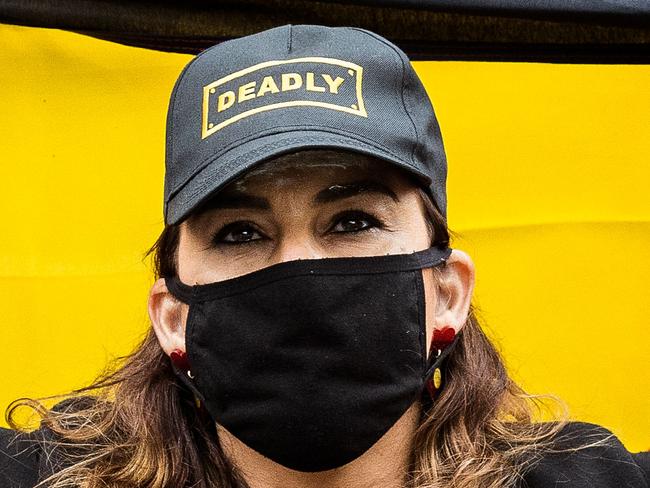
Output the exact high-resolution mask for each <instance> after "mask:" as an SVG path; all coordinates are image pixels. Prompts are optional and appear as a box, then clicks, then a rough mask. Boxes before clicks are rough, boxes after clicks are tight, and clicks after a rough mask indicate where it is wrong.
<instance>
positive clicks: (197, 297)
mask: <svg viewBox="0 0 650 488" xmlns="http://www.w3.org/2000/svg"><path fill="white" fill-rule="evenodd" d="M442 262H443V261H440V262H439V263H436V264H434V265H432V266H438V265H440V264H442ZM420 269H423V268H420ZM413 271H415V270H391V271H366V272H363V271H362V272H356V273H353V275H354V276H366V275H377V274H389V273H400V272H413ZM301 276H350V273H349V272H346V271H343V270H342V271H338V272H321V273H318V272H317V273H309V272H304V273H299V274H292V275H291V276H278V277H276V278H272V279H270V280H268V281H267V280H264V281H263V282H262V283H258V284H256V285H252V286H248V287H246V289H244V290H238V291H235V292H231V293H229V294H226V295H222V294H218V293H214V292H212V293H210V291H211V290H205V293H201V292H200V291H199V290H196V289H194V292H195V293H194V297H193V300H194V301H195V302H205V301H206V300H210V299H211V298H230V297H234V296H237V295H241V294H243V293H248V292H250V291H254V290H256V289H258V288H260V287H262V286H265V285H270V284H271V283H275V282H277V281H282V280H285V279H288V278H296V277H301ZM197 286H209V284H207V285H197Z"/></svg>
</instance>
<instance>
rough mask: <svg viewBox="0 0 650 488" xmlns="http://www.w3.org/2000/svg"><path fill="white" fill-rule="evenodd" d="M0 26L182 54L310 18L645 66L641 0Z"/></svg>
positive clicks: (273, 8) (230, 1) (314, 6)
mask: <svg viewBox="0 0 650 488" xmlns="http://www.w3.org/2000/svg"><path fill="white" fill-rule="evenodd" d="M0 22H3V23H8V24H19V25H27V26H36V27H50V28H58V29H65V30H70V31H75V32H80V33H83V34H87V35H91V36H94V37H98V38H101V39H107V40H110V41H114V42H119V43H122V44H128V45H132V46H139V47H145V48H149V49H157V50H161V51H172V52H181V53H198V52H200V51H201V50H203V49H205V48H206V47H208V46H211V45H213V44H216V43H218V42H221V41H224V40H227V39H231V38H233V37H239V36H243V35H246V34H250V33H253V32H257V31H259V30H263V29H267V28H270V27H274V26H278V25H283V24H303V23H309V24H323V25H332V26H333V25H355V26H359V27H363V28H366V29H370V30H373V31H375V32H378V33H379V34H381V35H383V36H385V37H387V38H388V39H390V40H392V41H393V42H395V43H396V44H398V45H399V46H400V47H401V48H402V49H403V50H404V51H406V52H407V53H408V54H409V56H410V57H411V59H414V60H478V61H538V62H554V63H648V62H650V0H616V1H614V2H611V1H604V0H419V1H418V0H402V1H399V0H357V1H349V2H343V1H337V0H321V1H311V0H221V1H219V2H199V1H195V0H186V1H184V2H182V3H181V2H179V3H178V4H176V5H174V4H172V3H170V2H168V3H165V2H161V3H155V2H147V1H131V2H111V1H106V0H65V1H64V0H60V1H56V0H49V1H47V0H41V1H35V0H0Z"/></svg>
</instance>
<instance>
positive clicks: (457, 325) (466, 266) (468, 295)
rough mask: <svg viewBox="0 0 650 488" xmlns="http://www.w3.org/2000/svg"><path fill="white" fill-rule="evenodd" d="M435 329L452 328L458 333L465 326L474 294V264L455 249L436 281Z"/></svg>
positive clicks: (464, 254) (466, 255) (465, 255)
mask: <svg viewBox="0 0 650 488" xmlns="http://www.w3.org/2000/svg"><path fill="white" fill-rule="evenodd" d="M436 281H437V283H436V285H437V288H436V292H437V293H436V295H437V300H436V306H435V315H434V319H433V320H434V323H435V324H434V328H436V329H440V328H442V327H451V328H453V329H454V330H455V331H456V333H458V332H459V331H460V330H461V329H462V328H463V325H465V321H466V320H467V316H468V315H469V306H470V302H471V301H472V294H473V292H474V263H473V262H472V258H470V257H469V255H468V254H467V253H465V252H463V251H459V250H457V249H454V250H453V251H452V252H451V255H450V256H449V258H448V259H447V263H446V265H445V268H444V269H443V270H441V272H440V273H439V274H438V280H436Z"/></svg>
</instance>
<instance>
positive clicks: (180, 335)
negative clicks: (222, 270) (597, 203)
mask: <svg viewBox="0 0 650 488" xmlns="http://www.w3.org/2000/svg"><path fill="white" fill-rule="evenodd" d="M188 308H189V307H188V305H187V304H185V303H183V302H181V301H179V300H178V299H177V298H176V297H174V296H173V295H172V294H171V293H169V290H168V289H167V285H166V284H165V280H164V279H163V278H160V279H158V280H156V282H155V283H154V284H153V286H152V287H151V290H150V291H149V301H148V309H149V319H150V320H151V324H152V326H153V329H154V332H155V333H156V337H158V342H160V347H162V349H163V351H165V354H167V355H168V356H169V354H171V352H172V351H173V350H174V349H180V350H181V351H185V322H186V320H187V311H188Z"/></svg>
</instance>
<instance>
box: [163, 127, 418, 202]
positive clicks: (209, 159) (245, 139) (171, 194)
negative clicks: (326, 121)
mask: <svg viewBox="0 0 650 488" xmlns="http://www.w3.org/2000/svg"><path fill="white" fill-rule="evenodd" d="M277 129H278V128H277V127H274V128H272V129H269V131H268V132H266V133H265V132H262V133H256V134H252V135H250V136H249V137H242V138H240V139H237V140H236V141H233V142H232V143H231V144H229V145H228V146H226V149H224V150H223V151H220V152H219V153H217V154H210V155H209V156H207V157H206V158H205V159H203V160H202V161H201V162H200V163H199V165H198V167H197V169H196V170H195V171H194V172H193V173H192V174H191V175H190V176H188V177H187V179H186V180H185V181H183V182H182V183H181V184H179V185H178V186H177V187H176V188H174V189H173V190H172V191H170V192H169V198H168V201H171V200H172V198H174V197H175V196H176V195H177V194H178V193H180V192H181V191H182V189H183V188H184V187H185V186H187V184H188V183H189V182H190V181H192V180H193V179H194V178H195V177H196V176H197V175H198V174H199V173H201V172H202V171H203V170H205V168H206V167H207V166H208V165H209V164H210V163H212V162H213V161H215V160H216V159H218V158H220V157H222V156H223V155H225V154H226V153H227V152H229V151H230V150H232V149H233V148H235V147H237V146H239V145H241V144H245V143H247V142H249V141H252V140H254V139H259V138H260V137H266V136H271V135H274V134H283V133H285V132H286V133H288V132H292V131H294V130H296V129H297V130H300V131H309V130H318V131H321V132H326V133H328V132H329V133H331V134H338V135H345V136H348V137H350V138H352V139H355V140H358V141H360V142H363V143H365V144H368V145H370V146H374V147H376V148H379V149H382V150H383V151H384V152H387V153H388V154H390V155H391V156H393V157H395V158H397V159H400V160H401V158H400V157H398V156H397V155H396V154H394V153H393V151H392V150H391V149H389V148H387V147H386V146H384V145H383V144H380V143H379V142H377V141H374V140H372V139H366V138H362V137H360V136H359V134H357V133H356V132H351V131H347V130H345V129H334V128H333V127H327V126H321V125H313V126H311V125H307V126H306V125H285V126H282V127H281V129H282V130H279V131H278V130H277ZM287 129H290V130H287ZM262 147H266V146H262ZM405 162H406V163H407V164H410V165H411V166H412V167H413V169H417V167H415V165H413V164H412V163H413V161H412V160H411V161H405Z"/></svg>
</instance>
